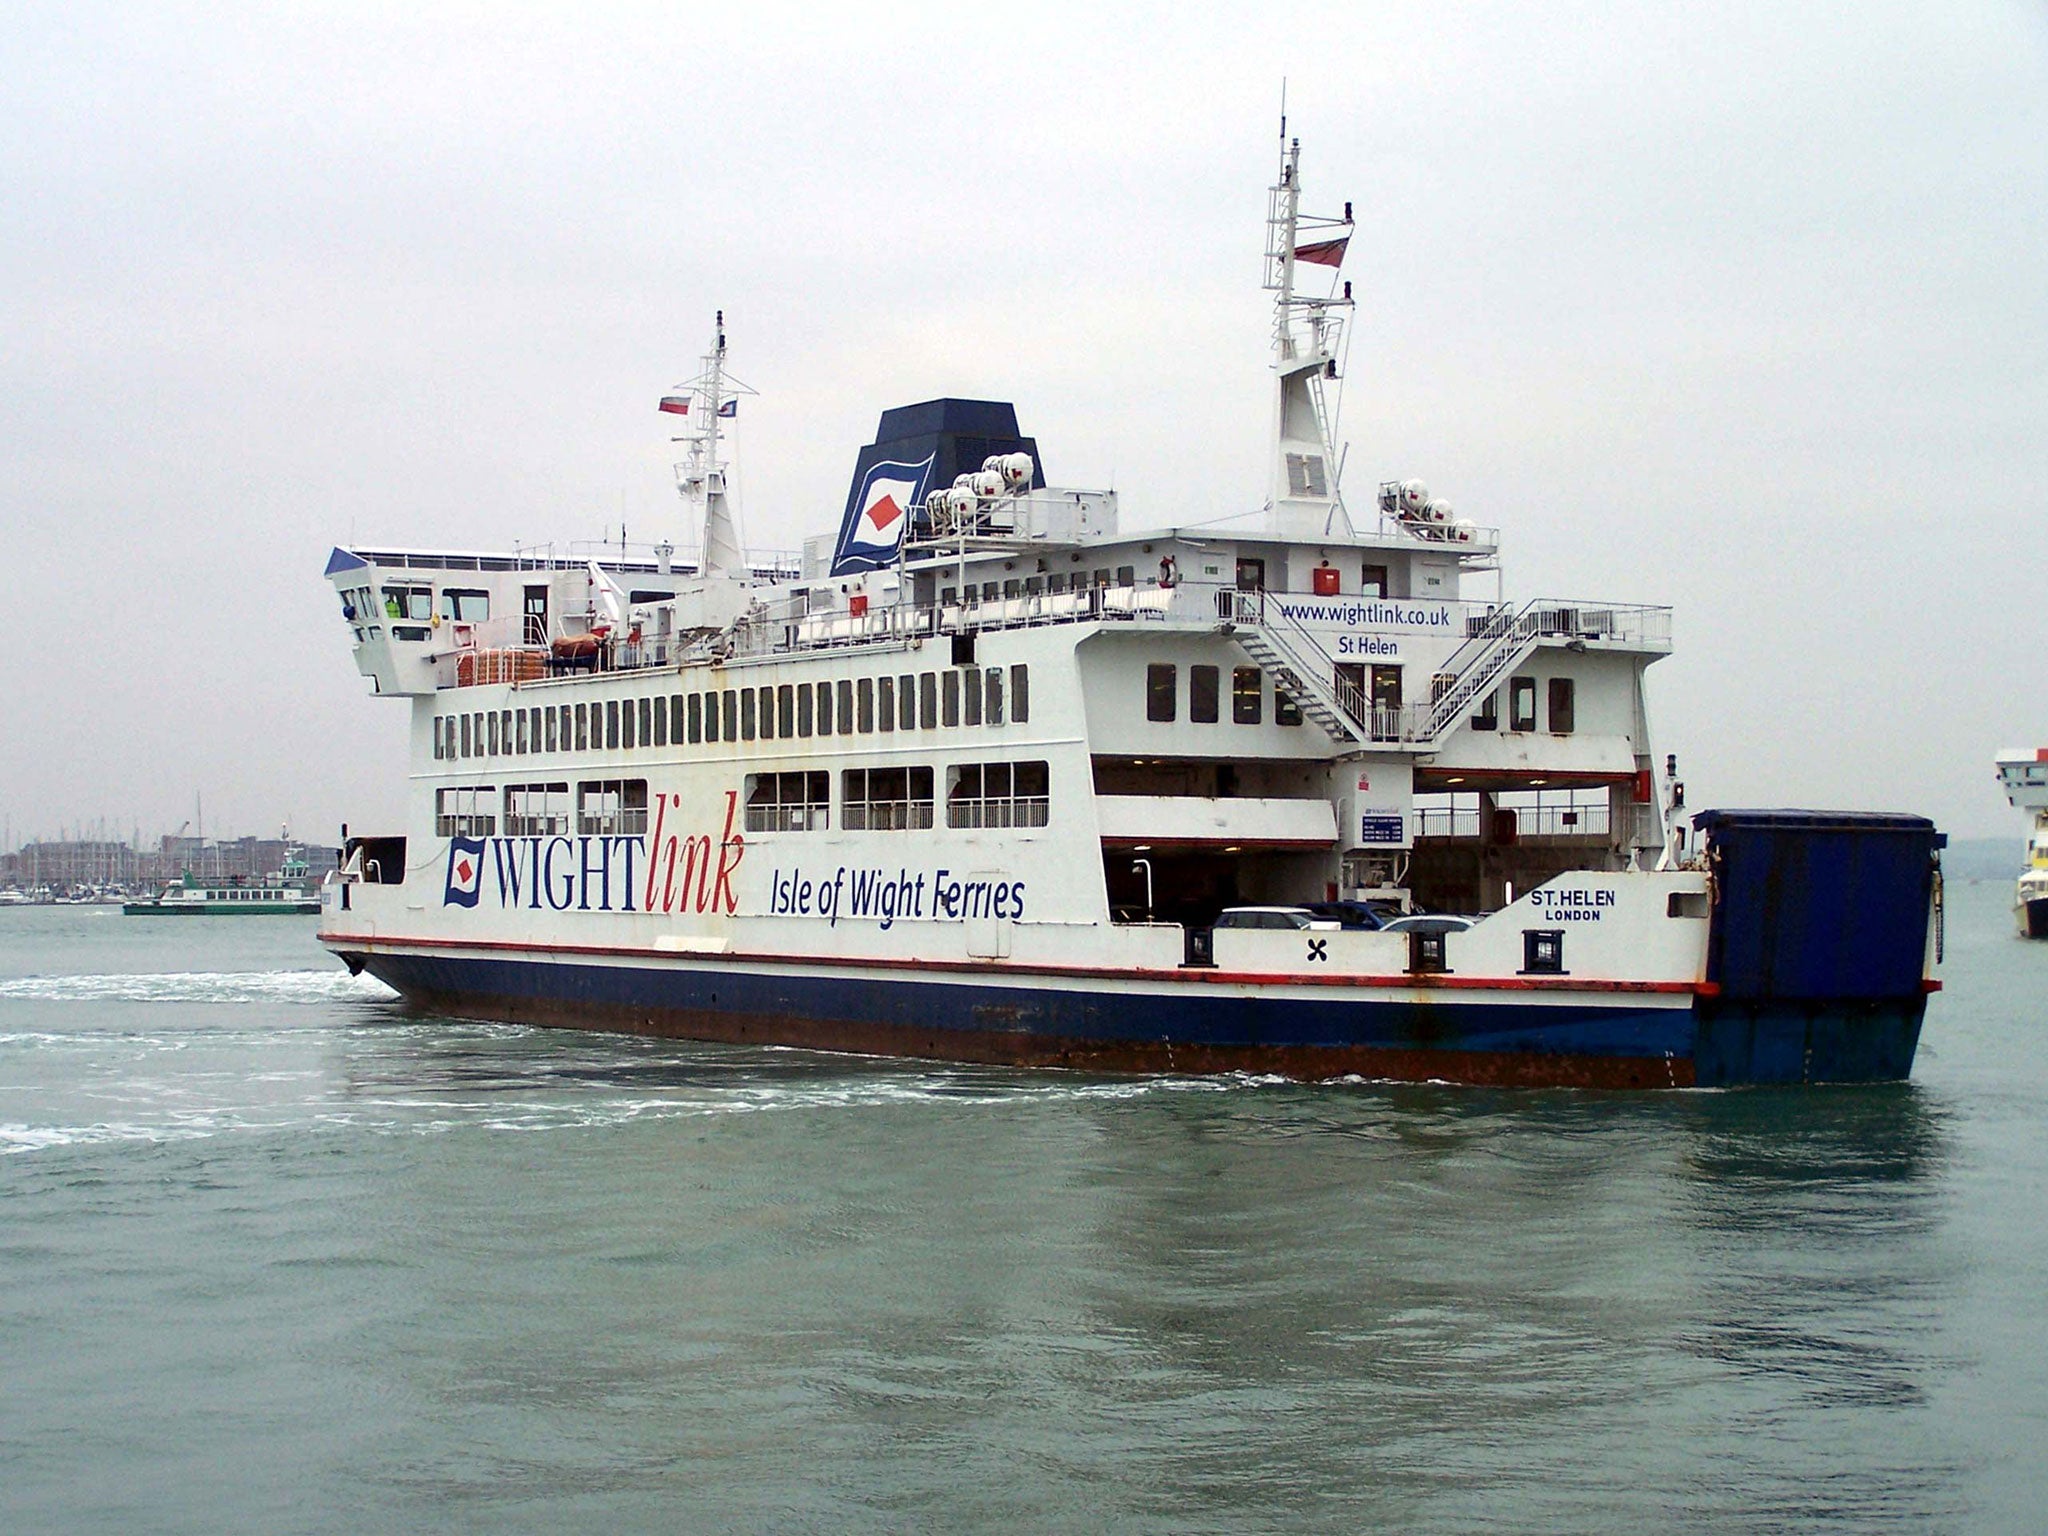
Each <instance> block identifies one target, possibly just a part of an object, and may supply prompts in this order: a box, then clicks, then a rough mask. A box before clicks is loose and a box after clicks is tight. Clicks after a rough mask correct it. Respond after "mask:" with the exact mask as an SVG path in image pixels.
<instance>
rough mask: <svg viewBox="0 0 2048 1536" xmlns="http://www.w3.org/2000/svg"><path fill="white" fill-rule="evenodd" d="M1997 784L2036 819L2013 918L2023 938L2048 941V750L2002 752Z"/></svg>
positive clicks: (2009, 800)
mask: <svg viewBox="0 0 2048 1536" xmlns="http://www.w3.org/2000/svg"><path fill="white" fill-rule="evenodd" d="M1998 784H1999V787H2000V788H2001V789H2003V790H2004V791H2005V798H2006V801H2007V803H2008V804H2010V805H2012V806H2013V807H2014V808H2015V809H2017V810H2022V811H2028V812H2031V813H2032V815H2033V818H2034V820H2033V824H2032V825H2031V826H2030V827H2029V828H2028V829H2027V863H2026V867H2025V868H2024V869H2022V870H2021V871H2020V877H2019V881H2018V883H2017V884H2016V885H2015V886H2014V887H2013V895H2012V912H2013V918H2014V920H2015V921H2016V922H2017V923H2018V924H2019V930H2020V936H2021V937H2022V938H2027V939H2048V747H2041V748H2038V749H2022V748H2018V747H2013V748H2008V749H2007V750H2005V751H2003V752H2000V753H1999V754H1998Z"/></svg>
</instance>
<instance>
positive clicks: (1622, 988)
mask: <svg viewBox="0 0 2048 1536" xmlns="http://www.w3.org/2000/svg"><path fill="white" fill-rule="evenodd" d="M318 939H319V942H320V943H322V944H324V945H328V946H330V947H333V948H344V949H349V950H353V951H356V952H358V953H361V954H366V955H373V954H376V953H377V952H378V951H379V950H388V951H390V952H392V953H394V954H402V953H404V952H405V951H407V950H417V949H463V950H487V951H492V952H496V953H506V952H510V953H513V954H525V955H575V956H588V955H598V956H604V957H608V958H611V959H621V960H660V961H666V962H671V963H673V962H676V961H694V962H697V963H699V964H704V965H721V964H731V965H806V966H839V967H846V968H857V969H863V970H890V971H953V972H957V973H962V974H968V975H975V976H1017V977H1024V976H1052V977H1060V978H1073V977H1079V978H1087V979H1096V980H1103V979H1116V980H1124V981H1131V980H1137V981H1175V982H1184V981H1186V982H1200V983H1203V984H1204V985H1210V986H1215V985H1220V984H1228V985H1234V986H1263V987H1272V986H1289V987H1386V988H1404V987H1430V988H1442V989H1444V990H1446V991H1474V992H1625V993H1633V994H1641V993H1664V994H1668V995H1674V996H1676V995H1682V996H1688V997H1718V996H1719V995H1720V992H1721V986H1720V983H1719V982H1713V981H1600V980H1596V979H1594V978H1592V977H1587V978H1585V979H1584V980H1578V979H1575V978H1573V977H1570V976H1557V977H1550V976H1457V975H1448V974H1445V973H1443V972H1437V971H1422V972H1416V973H1413V974H1410V973H1408V972H1405V971H1403V972H1399V973H1397V974H1395V975H1391V976H1342V975H1339V976H1303V975H1298V974H1296V973H1294V972H1292V971H1218V970H1211V969H1209V968H1208V967H1205V966H1187V967H1184V968H1183V967H1175V968H1174V969H1173V970H1170V971H1169V970H1142V969H1138V968H1135V967H1120V966H1103V965H1043V964H1041V965H1018V964H1015V963H1013V962H1010V961H1007V960H1006V961H983V960H885V959H879V958H876V957H873V956H866V955H847V956H839V955H831V956H827V955H778V954H771V953H768V952H767V951H758V952H743V951H739V950H719V951H717V952H715V953H713V952H708V951H707V952H699V953H692V952H686V951H682V950H669V949H648V948H645V947H641V946H629V945H617V944H527V943H523V942H521V941H519V940H517V939H427V938H394V937H391V936H389V935H383V934H380V935H378V936H377V937H375V938H367V937H364V936H362V935H359V934H344V933H323V934H320V935H318Z"/></svg>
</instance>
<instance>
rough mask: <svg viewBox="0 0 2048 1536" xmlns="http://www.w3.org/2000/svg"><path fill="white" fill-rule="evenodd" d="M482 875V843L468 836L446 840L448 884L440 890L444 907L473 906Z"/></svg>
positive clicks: (481, 882) (481, 881)
mask: <svg viewBox="0 0 2048 1536" xmlns="http://www.w3.org/2000/svg"><path fill="white" fill-rule="evenodd" d="M483 877H484V845H483V843H482V842H480V841H478V840H476V839H474V838H468V837H451V838H450V839H449V840H448V884H447V887H446V888H445V889H444V890H443V891H442V892H441V905H442V906H444V907H473V906H475V905H476V896H477V892H478V891H479V890H480V889H481V888H482V885H483Z"/></svg>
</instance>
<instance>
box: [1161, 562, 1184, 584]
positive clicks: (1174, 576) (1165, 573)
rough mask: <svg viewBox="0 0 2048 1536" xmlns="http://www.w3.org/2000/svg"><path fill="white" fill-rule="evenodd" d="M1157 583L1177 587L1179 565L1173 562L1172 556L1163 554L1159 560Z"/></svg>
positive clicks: (1178, 582)
mask: <svg viewBox="0 0 2048 1536" xmlns="http://www.w3.org/2000/svg"><path fill="white" fill-rule="evenodd" d="M1159 585H1160V586H1162V587H1177V586H1179V585H1180V567H1179V566H1177V565H1175V564H1174V563H1173V556H1171V555H1165V556H1163V557H1161V559H1160V561H1159Z"/></svg>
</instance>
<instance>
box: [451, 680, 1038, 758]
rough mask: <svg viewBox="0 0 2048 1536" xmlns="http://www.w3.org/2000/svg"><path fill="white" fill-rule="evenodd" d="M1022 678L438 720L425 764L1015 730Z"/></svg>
mask: <svg viewBox="0 0 2048 1536" xmlns="http://www.w3.org/2000/svg"><path fill="white" fill-rule="evenodd" d="M1030 718H1031V679H1030V674H1029V671H1028V669H1027V668H1026V667H1024V666H1023V665H1022V664H1021V663H1020V664H1018V665H1016V666H1013V667H1008V668H1004V667H955V668H952V669H949V670H947V671H945V672H923V673H911V672H905V673H903V674H901V675H900V676H894V677H862V678H846V677H842V678H839V679H837V680H836V681H831V682H822V683H779V684H777V683H770V684H764V685H762V686H760V687H756V688H724V689H714V690H711V691H708V692H704V693H676V694H669V695H667V696H665V697H649V698H638V699H607V700H604V701H603V702H601V703H589V704H538V705H528V706H523V707H521V708H518V709H497V710H481V711H477V712H475V713H470V714H461V715H438V716H436V717H435V719H434V758H435V760H436V761H437V762H457V761H461V760H462V759H465V758H472V757H507V756H524V755H526V754H528V753H533V752H592V751H596V752H609V751H630V750H633V749H636V748H639V747H667V746H683V745H685V744H689V745H696V744H698V743H702V742H717V741H777V740H795V739H800V738H803V737H809V736H832V735H839V736H852V735H856V734H857V735H863V736H866V735H872V734H874V733H876V732H891V731H898V730H903V731H917V730H924V731H933V730H938V729H940V728H941V727H948V726H960V725H973V726H978V725H1002V724H1004V723H1005V722H1006V721H1008V722H1009V723H1012V724H1018V725H1021V724H1024V723H1025V722H1027V721H1029V720H1030Z"/></svg>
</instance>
